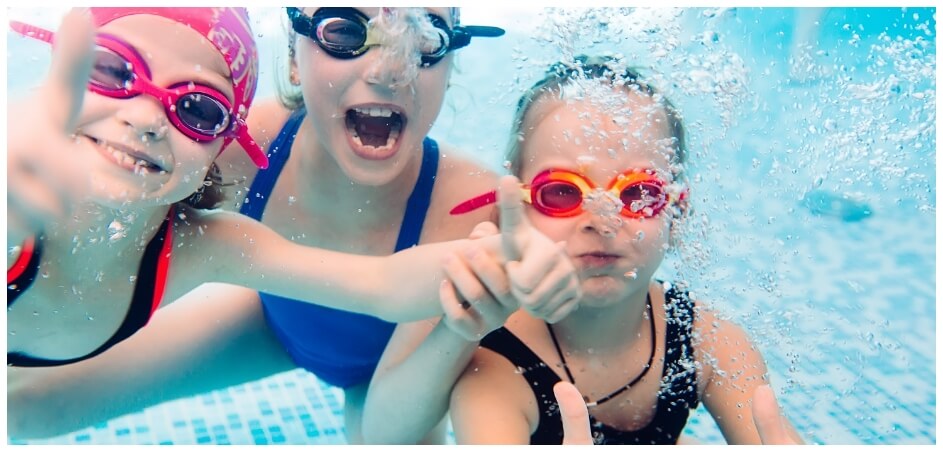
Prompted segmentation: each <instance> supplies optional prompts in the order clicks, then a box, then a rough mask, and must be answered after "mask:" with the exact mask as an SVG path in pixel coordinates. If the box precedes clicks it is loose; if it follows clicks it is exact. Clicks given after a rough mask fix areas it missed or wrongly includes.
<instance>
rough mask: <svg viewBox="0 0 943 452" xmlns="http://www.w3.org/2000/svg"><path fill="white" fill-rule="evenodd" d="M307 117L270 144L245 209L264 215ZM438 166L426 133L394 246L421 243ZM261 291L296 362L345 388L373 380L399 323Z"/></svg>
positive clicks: (293, 119) (295, 119) (294, 119)
mask: <svg viewBox="0 0 943 452" xmlns="http://www.w3.org/2000/svg"><path fill="white" fill-rule="evenodd" d="M304 116H305V110H304V109H299V110H296V111H295V112H293V113H292V114H291V116H290V117H289V118H288V121H287V122H286V123H285V125H284V127H282V130H281V131H280V132H279V134H278V137H276V138H275V141H274V142H273V143H272V145H271V146H270V148H269V165H270V167H269V168H268V169H267V170H265V171H260V172H259V173H258V175H256V177H255V180H253V181H252V187H251V188H250V189H249V196H248V197H247V202H246V203H244V204H243V205H242V208H241V209H240V212H241V213H242V214H244V215H247V216H250V217H252V218H255V219H256V220H259V221H261V220H262V214H263V212H264V210H265V204H266V202H267V201H268V197H269V194H270V193H271V192H272V188H273V187H274V186H275V182H276V181H277V180H278V176H279V174H280V173H281V171H282V168H284V166H285V162H287V161H288V155H289V153H290V152H291V145H292V143H293V142H294V139H295V135H296V134H297V132H298V128H299V127H300V125H301V121H302V120H303V119H304ZM438 166H439V148H438V145H437V144H436V142H435V141H433V140H432V139H430V138H426V139H425V140H424V141H423V158H422V168H421V169H420V170H419V179H418V180H417V181H416V186H415V187H414V188H413V192H412V194H411V195H410V196H409V200H408V201H407V204H406V212H405V214H404V215H403V224H402V226H401V227H400V231H399V237H398V239H397V241H396V250H395V251H400V250H403V249H406V248H409V247H412V246H415V245H417V244H419V236H420V234H421V233H422V224H423V221H424V220H425V218H426V211H427V210H428V209H429V199H430V198H431V196H432V187H433V184H434V183H435V176H436V171H437V169H438ZM249 200H251V202H249ZM351 271H355V269H351ZM259 296H260V298H261V299H262V307H263V310H264V312H265V318H266V321H267V322H268V324H269V327H270V328H272V331H274V332H275V335H276V336H277V337H278V340H279V341H281V343H282V345H284V346H285V350H287V351H288V354H289V355H291V357H292V359H293V360H294V362H295V364H297V365H298V366H300V367H303V368H305V369H307V370H309V371H311V372H313V373H314V374H316V375H317V376H318V378H320V379H322V380H324V381H326V382H328V383H330V384H332V385H335V386H340V387H342V388H347V387H350V386H354V385H358V384H362V383H367V382H369V381H370V378H371V377H372V376H373V371H374V370H375V369H376V367H377V363H378V362H379V361H380V356H381V355H382V354H383V350H384V349H385V348H386V344H387V342H389V340H390V336H391V335H392V334H393V328H394V327H395V326H396V324H394V323H390V322H386V321H383V320H380V319H378V318H376V317H371V316H368V315H363V314H356V313H352V312H347V311H341V310H338V309H332V308H326V307H323V306H318V305H314V304H311V303H306V302H303V301H298V300H294V299H290V298H283V297H278V296H275V295H271V294H267V293H259Z"/></svg>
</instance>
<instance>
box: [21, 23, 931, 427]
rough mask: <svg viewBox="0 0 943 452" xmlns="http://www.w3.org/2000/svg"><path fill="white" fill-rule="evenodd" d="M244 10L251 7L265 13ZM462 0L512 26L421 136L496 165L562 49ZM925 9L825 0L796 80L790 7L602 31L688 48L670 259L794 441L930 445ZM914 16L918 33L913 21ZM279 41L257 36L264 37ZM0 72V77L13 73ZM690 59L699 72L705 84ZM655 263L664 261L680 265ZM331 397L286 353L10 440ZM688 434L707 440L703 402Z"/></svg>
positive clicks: (332, 405)
mask: <svg viewBox="0 0 943 452" xmlns="http://www.w3.org/2000/svg"><path fill="white" fill-rule="evenodd" d="M257 10H258V14H256V15H254V16H253V17H254V20H261V18H263V17H269V16H270V15H277V14H278V12H275V13H274V14H273V13H271V12H267V11H265V10H264V9H261V8H259V9H257ZM466 10H467V11H464V12H463V14H464V16H463V17H464V18H465V20H466V22H468V23H473V21H474V19H472V18H473V17H475V16H476V15H480V16H479V17H484V15H486V14H491V17H492V18H494V20H496V21H497V20H500V21H501V23H497V25H503V26H507V27H508V29H509V34H508V36H506V37H505V38H503V39H502V42H492V41H488V40H481V42H478V41H476V42H475V43H474V44H473V45H472V46H470V47H468V48H466V49H464V50H463V51H462V54H461V57H460V61H459V67H460V70H459V72H457V73H456V74H455V75H454V76H453V86H452V88H451V89H450V92H449V95H448V99H447V105H446V107H445V108H444V109H443V113H442V115H441V116H440V118H439V120H438V121H437V123H436V126H435V127H434V128H433V131H432V136H433V137H435V138H437V139H441V140H444V141H446V142H449V143H452V144H455V145H458V146H459V147H461V148H464V149H466V150H468V151H471V152H473V153H475V154H476V155H477V156H478V157H479V158H480V159H481V160H482V161H484V162H487V163H488V164H489V165H491V166H492V167H495V168H498V167H500V164H501V161H502V157H501V154H502V152H503V149H504V146H505V142H506V137H507V134H508V125H509V123H510V117H511V113H512V111H513V105H512V104H513V102H514V101H516V98H517V96H518V95H519V93H520V92H521V91H522V90H523V89H524V88H526V87H527V86H529V85H530V84H531V83H532V82H533V81H534V80H536V78H537V77H538V76H539V74H540V70H541V68H542V67H543V66H545V64H543V63H544V62H545V61H547V62H549V60H550V59H554V58H557V57H559V52H557V53H554V51H555V50H559V49H558V48H553V46H549V47H550V48H549V49H548V46H547V45H546V44H545V43H544V44H542V43H540V42H537V41H535V40H532V39H529V38H528V36H529V35H532V34H534V33H533V32H527V31H526V30H520V29H519V27H521V26H523V25H520V24H529V23H540V21H541V20H542V16H539V15H536V14H534V15H531V16H526V15H522V13H521V12H520V10H519V9H515V10H513V11H511V12H506V13H504V15H502V12H501V10H495V9H492V10H490V11H487V12H485V11H483V10H474V9H472V8H467V9H466ZM617 13H618V12H613V14H614V15H616V14H617ZM933 14H935V9H932V8H918V9H909V10H905V11H902V10H900V9H890V8H886V9H872V8H853V9H833V10H830V11H827V12H826V13H825V15H824V16H823V18H822V21H821V22H822V26H821V30H820V32H819V35H818V42H817V45H816V47H815V48H814V49H813V50H812V51H811V55H810V58H811V61H812V63H811V67H812V69H811V70H810V73H809V74H810V76H809V79H806V80H801V81H800V80H795V79H793V80H790V79H789V78H788V74H789V67H788V66H789V65H788V63H787V55H788V54H789V51H790V50H789V49H790V43H791V40H792V38H793V34H794V30H795V27H794V25H795V17H796V12H795V10H792V9H775V8H767V9H748V8H740V9H734V10H730V9H696V10H685V11H683V12H682V13H680V14H678V17H677V18H673V17H669V18H667V19H664V18H662V19H659V20H663V22H660V24H661V25H662V28H661V29H660V31H658V32H649V31H644V30H643V31H642V32H640V34H639V35H632V36H633V37H637V36H643V37H642V38H638V39H636V40H635V41H633V42H631V43H619V44H614V43H613V42H609V44H608V47H610V48H617V49H621V50H623V51H624V52H625V53H626V54H627V55H628V56H630V57H631V58H638V59H639V60H640V64H641V65H642V67H643V68H646V67H647V66H649V65H653V66H658V65H656V64H655V63H651V62H650V61H649V60H650V59H643V58H642V56H641V55H643V53H641V52H642V51H650V50H651V49H652V48H663V46H664V45H665V42H667V41H670V39H676V40H677V42H676V43H675V44H674V45H675V46H674V48H673V51H674V52H675V53H678V54H682V55H685V57H686V58H684V59H681V60H680V61H670V62H661V63H659V64H660V67H662V68H664V67H667V68H668V70H667V71H666V73H667V74H668V75H669V76H670V77H667V80H681V81H683V82H685V83H686V84H687V85H685V86H674V87H673V88H672V89H669V97H671V98H672V100H673V102H674V103H675V104H676V105H678V107H679V109H680V110H681V112H682V114H683V115H684V116H685V122H686V123H687V124H688V127H689V134H690V138H691V149H692V150H693V151H692V159H693V160H694V162H692V168H691V169H689V172H690V173H691V177H692V190H693V193H695V196H694V202H695V203H696V204H695V208H696V209H697V212H698V213H701V214H704V215H705V216H707V217H709V222H708V226H705V229H706V230H707V232H708V234H707V235H706V236H704V237H702V238H701V239H700V240H699V242H698V244H699V245H700V247H701V248H703V249H704V250H695V252H696V256H697V258H698V259H701V261H699V262H700V263H702V264H703V265H702V266H701V268H699V269H698V270H697V271H691V270H690V269H688V270H686V271H687V273H685V274H686V275H688V276H690V278H691V283H692V287H693V289H694V290H695V293H697V294H698V295H699V296H701V297H702V298H703V299H705V300H708V301H709V302H711V304H712V305H713V306H715V307H716V308H717V309H718V310H720V311H722V312H724V313H725V314H726V315H727V316H728V317H730V318H732V319H733V320H735V321H737V322H738V323H739V324H740V325H742V326H743V327H744V328H745V329H746V330H747V331H748V332H749V334H750V335H751V337H753V339H754V341H755V342H756V343H757V345H758V346H759V348H760V349H761V351H762V352H763V354H764V356H765V358H766V360H767V364H768V366H769V368H770V372H771V378H772V384H773V387H774V389H776V391H777V395H778V397H779V400H780V402H781V403H782V404H783V406H784V411H785V414H786V415H787V416H788V417H789V418H790V420H791V421H792V422H793V424H794V425H796V427H797V428H798V429H799V431H800V433H801V434H802V435H803V436H804V437H805V438H806V440H807V441H810V442H815V443H826V444H935V443H936V378H937V377H936V337H935V325H936V317H937V310H936V306H935V301H936V279H935V278H936V218H935V217H936V174H935V172H936V166H935V157H936V153H935V150H936V134H935V87H936V85H935V79H936V76H935V70H936V67H935V37H936V34H935V31H933V30H935V18H934V17H933ZM629 17H631V15H630V16H629ZM529 20H532V22H529ZM652 20H653V19H652ZM927 21H929V23H930V25H929V27H928V29H929V30H930V31H931V32H930V33H926V32H924V31H923V29H921V28H920V27H919V25H920V24H922V23H924V22H927ZM515 23H517V24H518V25H515ZM257 28H259V27H257ZM267 30H271V28H267ZM625 30H628V31H626V33H629V34H631V33H634V32H633V31H632V30H633V29H632V28H631V27H626V28H625ZM885 30H888V31H889V33H888V34H889V36H890V38H889V39H888V40H885V39H883V38H882V37H881V32H882V31H885ZM275 33H277V31H276V32H275ZM525 33H526V34H525ZM646 33H647V34H652V33H654V34H655V35H656V36H657V37H658V38H659V39H660V40H661V41H658V40H657V39H651V41H646V40H645V39H648V38H644V36H646ZM897 35H902V36H903V43H904V44H906V42H907V41H910V42H911V43H912V42H914V40H915V39H916V37H917V36H922V37H923V39H924V40H926V41H927V42H925V43H924V44H923V47H921V48H920V49H918V50H919V51H910V52H909V53H908V51H907V50H906V49H903V50H901V48H900V45H903V44H901V42H902V41H900V40H897V39H896V36H897ZM605 36H609V35H605ZM264 39H269V37H268V36H267V37H266V38H264ZM493 41H498V40H493ZM276 42H280V41H278V40H277V39H274V38H273V40H272V43H269V44H267V45H269V46H271V47H270V48H266V47H265V45H266V44H263V47H262V50H261V52H262V54H263V55H265V54H266V51H267V50H268V51H269V52H276V50H275V48H276V47H275V46H276V44H274V43H276ZM640 43H641V45H639V44H640ZM16 45H19V43H16V42H14V41H13V40H11V41H10V46H16ZM646 46H647V47H646ZM659 46H662V47H659ZM605 47H606V46H605V45H603V46H596V47H595V48H596V49H597V50H598V49H604V48H605ZM918 47H919V46H918ZM638 48H641V50H638ZM31 49H32V48H31ZM577 50H579V48H577ZM911 50H912V49H911ZM10 53H11V57H13V56H15V54H14V52H13V51H12V48H11V52H10ZM636 55H637V56H636ZM717 55H720V56H722V58H720V59H715V58H713V57H714V56H717ZM271 67H272V66H271V64H269V65H268V66H266V65H265V63H263V70H265V69H266V68H269V71H268V72H263V74H262V80H265V79H266V77H267V76H268V77H274V74H273V71H271V69H270V68H271ZM695 69H701V71H695ZM926 70H929V71H930V72H929V73H928V74H927V73H923V72H921V71H926ZM705 74H706V75H705ZM9 76H10V81H9V82H8V86H9V87H10V90H11V92H14V91H15V90H16V89H17V87H18V86H21V85H22V84H24V83H26V82H25V81H23V80H20V81H17V80H14V79H15V78H16V76H15V75H14V74H9ZM699 77H708V78H707V79H706V80H707V81H709V82H710V83H709V84H707V85H705V86H703V87H702V86H701V85H699V83H700V82H702V81H704V79H701V78H699ZM17 83H20V85H18V84H17ZM682 85H683V83H682ZM668 86H671V85H668ZM718 87H721V88H723V89H722V90H720V89H718ZM702 88H704V89H715V90H716V91H714V92H708V91H705V90H703V89H702ZM260 92H261V93H262V95H266V94H271V92H272V90H271V86H268V87H265V86H263V87H262V88H261V89H260ZM725 121H726V122H728V123H729V127H724V126H723V123H724V122H725ZM927 124H929V125H930V126H931V127H930V130H929V131H927V130H925V129H923V126H925V125H927ZM908 131H912V132H913V133H911V134H908V133H907V132H908ZM812 189H816V190H822V192H823V193H828V194H831V195H832V196H833V197H835V198H841V197H842V196H843V195H846V194H853V195H854V196H855V197H856V198H855V199H861V200H862V202H864V203H866V204H867V206H868V207H869V208H870V209H871V211H872V213H871V215H870V216H867V217H866V218H859V219H857V220H856V221H851V220H849V218H848V217H845V218H843V215H840V214H835V215H831V214H829V212H828V209H825V212H824V213H825V214H824V215H823V214H822V212H815V210H816V209H811V210H810V209H809V208H808V206H807V204H804V200H803V195H804V194H805V193H808V192H810V190H812ZM852 208H853V206H852ZM819 210H822V209H819ZM705 250H709V253H707V251H705ZM697 253H700V254H697ZM668 263H669V266H668V267H666V268H665V271H664V272H663V273H664V275H663V276H664V277H665V278H667V279H672V278H674V274H673V273H672V271H671V270H672V268H682V269H684V267H683V266H684V265H685V263H684V261H683V259H679V258H678V257H673V258H670V259H669V262H668ZM342 398H343V397H342V393H341V392H340V391H339V390H337V389H336V388H331V387H329V386H327V385H326V384H324V383H322V382H320V381H319V380H317V378H316V377H314V376H312V375H310V374H308V373H306V372H304V371H300V370H298V371H292V372H289V373H285V374H280V375H277V376H273V377H271V378H267V379H264V380H261V381H257V382H253V383H250V384H246V385H241V386H236V387H232V388H228V389H225V390H220V391H214V392H211V393H207V394H203V395H200V396H197V397H193V398H189V399H184V400H178V401H171V402H167V403H165V404H162V405H158V406H155V407H152V408H149V409H146V410H144V411H142V412H139V413H134V414H131V415H128V416H124V417H121V418H117V419H114V420H111V421H109V422H107V423H104V424H101V425H97V426H93V427H90V428H87V429H83V430H80V431H77V432H73V433H70V434H68V435H63V436H61V437H57V438H51V439H46V440H38V441H29V442H26V443H28V444H206V443H212V444H343V443H344V435H343V428H344V427H343V422H342V415H341V413H342V408H341V407H342ZM686 433H687V434H688V435H689V436H691V437H693V438H695V439H696V440H698V441H701V442H705V443H722V442H723V438H722V436H721V435H720V433H719V432H718V430H717V428H716V427H715V426H714V423H713V420H711V418H710V416H709V414H707V413H706V411H704V409H703V407H702V408H700V409H698V410H697V411H696V412H695V415H694V416H693V417H692V419H691V420H690V421H689V423H688V426H687V429H686ZM17 443H19V442H17Z"/></svg>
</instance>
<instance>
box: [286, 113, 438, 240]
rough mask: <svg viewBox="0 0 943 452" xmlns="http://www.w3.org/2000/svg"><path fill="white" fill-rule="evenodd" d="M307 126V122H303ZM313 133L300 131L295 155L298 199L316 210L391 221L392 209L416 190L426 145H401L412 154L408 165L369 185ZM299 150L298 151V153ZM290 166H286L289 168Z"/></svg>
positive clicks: (366, 221) (342, 216) (365, 220)
mask: <svg viewBox="0 0 943 452" xmlns="http://www.w3.org/2000/svg"><path fill="white" fill-rule="evenodd" d="M302 127H304V126H302ZM308 137H312V135H310V134H304V135H302V134H299V137H298V138H299V140H298V143H297V145H296V149H294V150H293V153H292V158H295V159H297V160H296V161H297V164H296V165H294V168H293V169H292V171H293V172H294V174H293V175H292V176H291V179H292V180H293V181H294V182H293V184H294V186H295V189H296V191H298V192H299V193H298V199H300V200H304V205H305V206H307V207H308V208H309V209H311V210H312V211H313V212H315V213H316V214H317V213H319V212H323V213H327V214H330V215H331V216H332V217H335V218H339V219H342V220H344V219H346V220H348V221H356V222H357V223H359V224H369V223H371V222H372V221H371V220H375V221H387V220H388V219H389V218H390V215H391V212H397V214H398V215H399V213H400V212H401V211H402V209H401V208H400V206H403V207H404V206H405V205H406V200H407V199H408V198H409V195H410V194H411V193H412V191H413V187H414V186H415V184H416V180H417V178H418V177H419V170H420V167H421V165H422V148H421V145H420V148H419V149H400V151H399V152H405V153H409V155H410V156H415V157H414V158H411V159H410V160H409V161H408V162H407V163H406V167H405V168H404V169H403V170H402V171H401V172H400V173H399V174H398V175H397V176H396V177H395V178H393V179H392V180H391V181H390V182H388V183H385V184H382V185H365V184H361V183H358V182H356V181H354V180H351V178H349V177H348V176H347V175H346V174H345V173H344V171H343V170H342V169H341V168H340V166H339V165H338V164H337V161H336V160H335V159H334V158H332V157H331V156H330V155H329V153H328V152H327V151H326V150H324V149H323V148H322V147H321V143H319V142H317V141H316V140H314V139H309V138H308ZM296 154H297V155H296ZM288 170H289V168H286V171H288Z"/></svg>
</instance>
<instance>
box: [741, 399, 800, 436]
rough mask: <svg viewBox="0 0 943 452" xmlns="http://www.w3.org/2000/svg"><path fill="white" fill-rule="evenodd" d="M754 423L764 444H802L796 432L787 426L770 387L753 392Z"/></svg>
mask: <svg viewBox="0 0 943 452" xmlns="http://www.w3.org/2000/svg"><path fill="white" fill-rule="evenodd" d="M753 423H754V424H755V425H756V430H757V433H759V434H760V442H761V443H763V444H802V441H801V439H800V438H798V435H797V434H796V433H795V431H793V430H792V429H791V428H790V427H788V426H787V421H786V419H785V418H784V417H783V415H782V413H781V412H780V410H779V405H778V404H777V403H776V396H775V395H773V389H772V388H770V387H769V385H761V386H757V388H756V390H755V391H754V392H753Z"/></svg>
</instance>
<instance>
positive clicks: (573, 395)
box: [553, 381, 593, 445]
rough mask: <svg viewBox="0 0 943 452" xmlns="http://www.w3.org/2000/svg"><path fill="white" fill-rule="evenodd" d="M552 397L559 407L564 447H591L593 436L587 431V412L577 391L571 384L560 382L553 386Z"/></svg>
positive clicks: (584, 403) (581, 396)
mask: <svg viewBox="0 0 943 452" xmlns="http://www.w3.org/2000/svg"><path fill="white" fill-rule="evenodd" d="M553 396H554V397H556V398H557V405H559V406H560V420H561V421H563V444H564V445H592V444H593V435H592V433H590V430H589V410H587V409H586V402H584V401H583V395H582V394H580V391H579V389H576V386H573V384H572V383H570V382H566V381H561V382H559V383H557V384H555V385H553Z"/></svg>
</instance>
